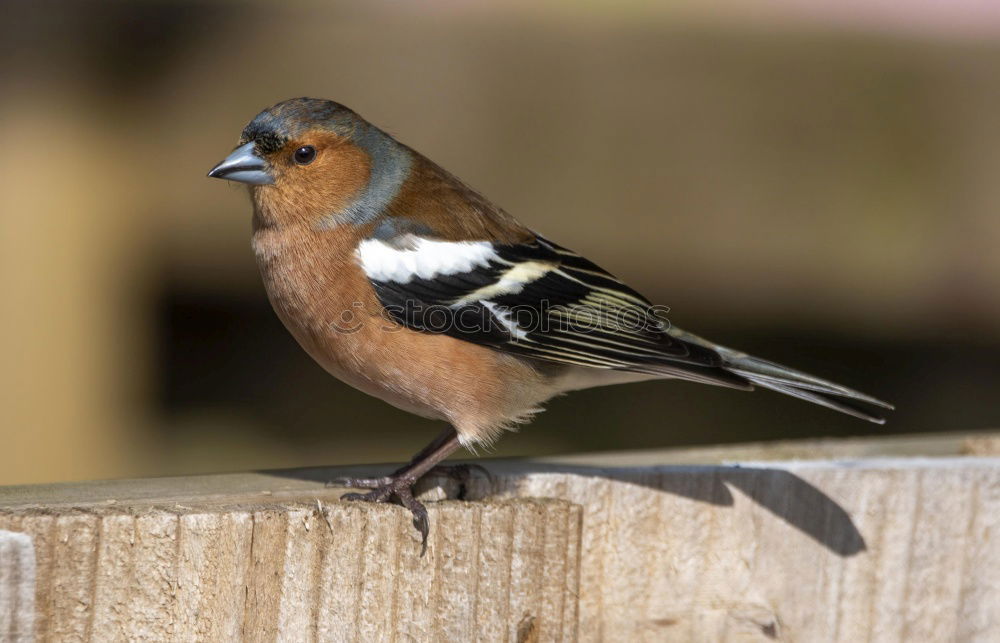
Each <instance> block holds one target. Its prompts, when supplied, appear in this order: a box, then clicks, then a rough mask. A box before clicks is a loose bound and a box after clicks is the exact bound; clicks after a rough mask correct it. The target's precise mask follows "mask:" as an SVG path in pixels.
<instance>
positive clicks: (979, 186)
mask: <svg viewBox="0 0 1000 643" xmlns="http://www.w3.org/2000/svg"><path fill="white" fill-rule="evenodd" d="M650 4H654V3H650ZM655 4H658V5H659V6H646V3H634V2H624V3H623V2H611V1H609V0H605V1H595V2H588V3H572V2H558V3H554V4H544V3H543V4H540V3H536V2H526V1H521V2H511V1H507V2H496V3H469V4H467V3H459V2H453V1H436V2H402V3H398V2H396V3H390V2H384V1H365V2H342V3H336V4H331V3H325V2H318V1H317V2H287V3H281V4H280V6H279V4H278V3H273V4H272V3H263V2H261V3H244V2H235V1H216V2H190V1H178V0H169V1H166V0H163V1H143V2H95V1H72V2H70V1H64V2H53V1H45V0H35V1H30V2H29V1H25V0H7V1H6V2H4V5H3V13H4V17H3V20H2V21H0V141H2V143H0V204H2V207H0V231H2V232H0V284H2V290H0V292H2V294H3V298H2V301H3V304H2V305H3V309H2V313H3V314H2V315H0V355H2V361H0V365H2V366H0V391H2V393H0V395H2V403H0V484H7V483H23V482H42V481H54V480H75V479H84V478H105V477H116V476H148V475H160V474H181V473H192V472H209V471H226V470H237V469H247V468H274V467H289V466H305V465H318V464H335V463H347V462H363V461H387V460H403V459H406V458H407V457H408V456H409V455H411V454H412V453H413V452H414V451H416V450H417V449H418V448H419V447H420V446H422V445H423V444H424V443H425V442H426V441H428V440H429V439H430V438H431V437H432V436H433V435H435V434H436V433H437V432H438V431H439V430H440V427H439V426H436V425H435V424H434V423H433V422H429V421H426V420H422V419H419V418H415V417H412V416H410V415H407V414H405V413H403V412H401V411H397V410H395V409H393V408H391V407H389V406H387V405H385V404H384V403H382V402H380V401H378V400H374V399H370V398H368V397H366V396H364V395H363V394H361V393H358V392H356V391H354V390H352V389H350V388H348V387H347V386H346V385H343V384H341V383H339V382H337V381H336V380H334V379H333V378H331V377H330V376H328V375H326V374H325V373H324V372H323V371H322V370H321V369H320V368H319V367H318V366H316V365H315V364H313V363H312V362H311V361H310V359H309V358H308V357H307V356H306V355H305V354H304V353H303V352H302V351H301V350H300V349H299V348H298V346H297V345H296V344H295V343H294V341H293V340H292V339H291V338H290V337H289V336H288V335H287V334H286V332H285V331H284V329H283V328H282V327H281V325H280V323H279V322H278V320H277V319H276V318H275V316H274V314H273V313H272V312H271V309H270V306H269V305H268V303H267V301H266V299H265V295H264V292H263V289H262V287H261V285H260V282H259V277H258V274H257V270H256V266H255V264H254V260H253V257H252V255H251V252H250V249H249V235H250V206H249V202H248V198H247V195H246V193H245V190H244V189H242V188H240V187H237V186H233V185H229V184H226V183H224V182H221V181H214V180H210V179H207V178H206V177H205V173H206V172H207V170H208V169H209V168H210V167H212V166H213V165H214V164H215V163H216V162H218V161H219V160H221V159H222V158H223V157H224V156H225V155H226V154H227V153H228V152H229V150H230V149H231V148H232V147H233V145H234V144H235V142H236V140H237V138H238V136H239V132H240V130H241V128H242V127H243V125H244V124H245V123H246V121H248V120H249V119H250V118H252V117H253V116H254V115H255V114H256V113H257V112H258V111H259V110H261V109H262V108H264V107H267V106H269V105H271V104H273V103H275V102H277V101H279V100H282V99H285V98H289V97H293V96H301V95H309V96H317V97H327V98H333V99H335V100H337V101H340V102H343V103H345V104H347V105H349V106H351V107H353V108H354V109H356V110H357V111H359V112H360V113H361V114H363V115H365V116H366V117H367V118H368V119H369V120H371V121H373V122H374V123H376V124H378V125H380V126H382V127H383V128H385V129H386V130H388V131H389V132H391V133H393V134H394V135H396V136H397V137H398V138H400V139H401V140H402V141H404V142H406V143H408V144H410V145H412V146H413V147H415V148H417V149H418V150H420V151H422V152H423V153H425V154H427V155H428V156H430V157H431V158H432V159H434V160H436V161H437V162H439V163H441V164H442V165H443V166H445V167H446V168H448V169H449V170H451V171H452V172H454V173H456V174H458V175H459V176H461V177H462V178H463V179H464V180H466V181H467V182H468V183H470V184H471V185H473V186H475V187H477V188H478V189H480V190H482V191H483V192H484V193H485V194H486V195H487V196H488V197H489V198H491V199H492V200H494V201H495V202H497V203H498V204H500V205H501V206H503V207H504V208H506V209H507V210H508V211H510V212H512V213H513V214H515V215H516V216H518V217H519V218H521V219H522V220H523V221H524V222H526V223H527V224H529V225H530V226H532V227H533V228H535V229H536V230H538V231H540V232H542V233H544V234H546V235H547V236H550V237H552V238H554V239H556V240H557V241H559V242H560V243H561V244H563V245H566V246H568V247H571V248H574V249H576V250H578V251H580V252H582V253H584V254H586V255H587V256H589V257H590V258H592V259H593V260H595V261H597V262H598V263H599V264H601V265H603V266H605V267H606V268H608V269H610V270H612V271H613V272H615V273H617V274H618V275H619V276H621V277H623V278H624V279H625V280H626V281H628V282H630V283H631V284H632V285H633V286H635V287H636V288H637V289H638V290H640V291H642V292H644V293H645V294H647V295H648V296H649V297H650V298H651V299H652V300H653V301H654V302H655V303H658V304H664V305H667V306H670V307H671V313H670V315H669V317H670V319H671V321H672V322H673V323H674V324H676V325H678V326H680V327H682V328H687V329H690V330H692V331H695V332H697V333H699V334H701V335H705V336H707V337H710V338H712V339H714V340H716V341H719V342H721V343H725V344H728V345H731V346H735V347H738V348H741V349H745V350H747V351H749V352H753V353H757V354H760V355H761V356H764V357H768V358H771V359H774V360H777V361H781V362H785V363H788V364H790V365H793V366H796V367H800V368H802V369H804V370H806V371H810V372H814V373H816V374H818V375H822V376H826V377H829V378H831V379H833V380H836V381H839V382H843V383H845V384H848V385H851V386H854V387H857V388H860V389H861V390H864V391H866V392H869V393H872V394H874V395H877V396H879V397H882V398H884V399H887V400H890V401H893V402H895V403H896V404H897V405H898V408H899V410H898V411H897V412H896V413H895V414H893V415H892V416H891V418H890V422H889V423H888V424H887V425H886V426H885V427H877V426H874V425H870V424H867V423H863V422H860V421H858V420H854V419H852V418H849V417H845V416H842V415H839V414H836V413H833V412H830V411H826V410H824V409H821V408H818V407H814V406H811V405H808V404H805V403H802V402H798V401H796V400H792V399H790V398H784V397H781V396H779V395H776V394H770V393H766V392H762V393H757V394H753V395H750V394H744V393H739V392H735V391H728V390H722V389H715V388H711V387H704V386H699V385H694V384H687V383H655V382H654V383H644V384H635V385H630V386H623V387H611V388H607V389H598V390H591V391H584V392H580V393H576V394H573V395H571V396H569V397H564V398H560V399H557V400H555V401H553V402H552V403H551V404H549V407H548V411H547V412H546V413H544V414H542V415H541V416H539V418H538V419H537V421H535V422H534V423H533V424H532V425H530V426H528V427H526V428H525V429H523V430H522V431H521V432H520V433H518V434H511V435H508V436H506V437H505V438H504V439H503V440H502V441H501V442H500V443H499V444H498V446H497V448H496V450H495V452H494V453H495V454H496V455H504V456H507V455H540V454H550V453H563V452H581V451H591V450H611V449H626V448H628V449H637V448H662V447H668V446H675V445H691V444H710V443H719V442H733V441H746V440H769V439H777V438H797V437H810V436H847V435H862V434H873V433H877V434H886V433H896V432H921V431H952V430H970V429H981V428H991V427H992V428H996V427H997V426H998V425H1000V400H998V397H1000V251H998V248H1000V216H998V213H1000V4H998V3H996V2H992V1H989V0H953V1H952V2H949V3H937V5H939V6H937V5H935V3H926V2H923V1H921V0H881V1H876V0H849V1H843V2H838V3H827V2H821V1H820V0H720V1H719V2H714V3H698V2H683V1H682V2H677V3H655Z"/></svg>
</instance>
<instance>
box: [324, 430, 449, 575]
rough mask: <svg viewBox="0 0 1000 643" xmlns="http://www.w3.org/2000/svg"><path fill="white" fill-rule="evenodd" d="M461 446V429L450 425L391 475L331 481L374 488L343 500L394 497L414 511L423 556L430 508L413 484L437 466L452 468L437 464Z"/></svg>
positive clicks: (381, 500) (428, 528) (369, 499)
mask: <svg viewBox="0 0 1000 643" xmlns="http://www.w3.org/2000/svg"><path fill="white" fill-rule="evenodd" d="M459 446H460V442H459V441H458V432H457V431H455V429H454V428H450V427H449V428H448V430H446V431H445V432H444V433H442V434H441V435H439V436H438V437H437V438H435V439H434V441H433V442H431V443H430V444H428V445H427V446H426V447H424V448H423V449H422V450H421V451H420V453H418V454H417V455H415V456H413V459H412V460H410V462H409V464H407V465H406V466H404V467H402V468H400V469H397V470H396V471H395V472H393V473H392V474H391V475H388V476H385V477H383V478H340V479H338V480H334V481H331V485H335V486H344V487H356V488H362V489H371V491H369V492H368V493H347V494H344V495H343V496H341V499H342V500H360V501H362V502H389V501H392V500H395V501H397V502H399V504H401V505H403V506H404V507H406V508H407V509H409V510H410V513H412V514H413V526H414V527H416V528H417V531H419V532H420V535H421V536H422V537H423V539H422V544H421V552H420V555H421V556H423V555H424V553H426V552H427V536H428V534H430V525H429V524H428V521H427V509H426V508H425V507H424V506H423V504H421V503H420V501H418V500H417V499H416V498H414V497H413V491H412V489H413V485H414V484H415V483H416V482H417V480H419V479H420V478H422V477H423V476H424V475H426V474H427V473H429V472H431V471H432V470H434V469H448V468H450V467H439V465H438V463H439V462H441V461H442V460H444V459H445V458H447V457H448V455H449V454H451V452H452V451H454V450H455V449H457V448H458V447H459Z"/></svg>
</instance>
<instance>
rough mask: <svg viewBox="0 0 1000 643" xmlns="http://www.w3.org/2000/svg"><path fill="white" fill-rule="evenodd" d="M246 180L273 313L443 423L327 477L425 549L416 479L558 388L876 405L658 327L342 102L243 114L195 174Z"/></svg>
mask: <svg viewBox="0 0 1000 643" xmlns="http://www.w3.org/2000/svg"><path fill="white" fill-rule="evenodd" d="M208 175H209V176H211V177H216V178H221V179H227V180H230V181H239V182H241V183H245V184H247V185H248V186H249V190H250V196H251V199H252V201H253V250H254V253H255V254H256V257H257V262H258V265H259V267H260V271H261V275H262V276H263V279H264V284H265V286H266V289H267V294H268V297H269V298H270V301H271V304H272V306H273V307H274V310H275V312H276V313H277V314H278V317H280V318H281V321H282V322H283V323H284V324H285V326H286V327H287V328H288V330H289V331H290V332H291V334H292V335H293V336H294V337H295V339H296V340H297V341H298V342H299V344H301V346H302V348H304V349H305V350H306V352H307V353H309V355H311V356H312V357H313V359H315V360H316V361H317V362H319V364H321V365H322V366H323V368H325V369H326V370H327V371H328V372H330V373H331V374H333V375H334V376H336V377H337V378H339V379H341V380H343V381H344V382H346V383H348V384H350V385H351V386H354V387H356V388H358V389H360V390H362V391H364V392H366V393H369V394H371V395H374V396H376V397H379V398H381V399H383V400H385V401H386V402H389V403H390V404H393V405H395V406H397V407H399V408H402V409H405V410H407V411H410V412H413V413H416V414H417V415H421V416H424V417H428V418H433V419H437V420H444V421H445V422H448V423H449V425H450V428H448V429H447V430H446V431H445V432H444V433H443V434H442V435H441V436H439V437H438V438H437V439H436V440H434V441H433V442H432V443H431V444H430V445H428V447H427V448H425V449H424V450H423V451H421V452H420V453H419V454H417V455H416V456H415V457H414V458H413V460H411V462H410V463H409V464H408V465H406V466H405V467H403V468H401V469H399V470H398V471H396V472H395V473H394V474H392V475H390V476H387V477H384V478H361V479H351V480H345V481H342V482H343V483H344V484H346V485H348V486H354V487H360V488H367V489H370V491H369V492H368V493H365V494H363V495H361V494H348V496H345V497H346V498H348V499H357V500H366V501H373V502H385V501H398V502H400V503H401V504H403V505H404V506H406V507H407V508H409V509H410V510H411V511H412V512H413V514H414V524H415V526H416V527H417V528H418V529H419V530H420V531H421V533H422V535H423V538H424V546H425V547H426V538H427V532H428V525H427V519H426V511H425V510H424V508H423V506H422V505H421V504H420V503H419V502H417V501H416V500H415V499H414V498H413V496H412V493H411V487H412V486H413V484H414V483H415V482H416V481H417V480H418V479H419V478H420V477H421V476H423V475H425V474H426V473H428V472H429V471H431V470H432V469H434V468H436V467H437V465H438V463H439V462H441V460H443V459H444V458H445V457H447V456H448V455H449V454H450V453H451V452H452V451H454V450H455V449H457V448H458V447H459V446H460V445H465V446H467V447H474V446H475V445H481V444H484V443H489V442H491V441H493V440H495V439H496V438H497V437H498V436H499V435H500V434H501V433H502V432H503V431H504V430H505V429H508V428H511V427H513V426H514V425H516V424H518V423H520V422H524V421H525V420H527V419H528V418H530V417H531V416H532V415H533V414H534V413H537V412H538V411H539V410H540V407H541V405H542V404H543V403H544V402H545V401H546V400H548V399H549V398H551V397H553V396H555V395H559V394H561V393H564V392H567V391H572V390H577V389H583V388H588V387H592V386H603V385H607V384H617V383H622V382H634V381H639V380H646V379H684V380H693V381H696V382H704V383H707V384H715V385H720V386H727V387H731V388H736V389H742V390H752V389H753V388H754V387H755V386H759V387H762V388H766V389H771V390H774V391H778V392H780V393H785V394H787V395H791V396H793V397H797V398H800V399H803V400H807V401H809V402H814V403H816V404H821V405H823V406H827V407H829V408H832V409H836V410H838V411H842V412H844V413H848V414H850V415H853V416H855V417H859V418H862V419H865V420H869V421H872V422H878V423H881V422H883V419H882V418H881V417H879V416H878V415H876V414H875V411H874V409H875V408H885V409H891V408H892V406H891V405H889V404H887V403H885V402H882V401H880V400H878V399H875V398H873V397H870V396H868V395H865V394H863V393H859V392H857V391H854V390H851V389H849V388H845V387H843V386H840V385H838V384H834V383H832V382H828V381H825V380H822V379H819V378H817V377H813V376H811V375H807V374H805V373H801V372H799V371H795V370H792V369H790V368H786V367H784V366H780V365H778V364H774V363H772V362H768V361H764V360H762V359H758V358H755V357H751V356H749V355H747V354H745V353H741V352H738V351H735V350H732V349H729V348H726V347H724V346H720V345H718V344H715V343H712V342H709V341H706V340H704V339H702V338H700V337H697V336H695V335H692V334H690V333H687V332H684V331H682V330H680V329H677V328H673V327H671V326H670V325H669V324H668V323H667V322H666V321H665V320H664V319H662V317H661V316H660V315H659V314H658V311H657V309H656V308H655V307H654V306H652V305H651V304H650V302H649V301H647V300H646V299H645V298H644V297H643V296H642V295H640V294H639V293H637V292H636V291H634V290H632V289H631V288H629V287H628V286H626V285H625V284H624V283H622V282H621V281H620V280H619V279H618V278H616V277H615V276H614V275H612V274H611V273H609V272H607V271H605V270H603V269H602V268H600V267H598V266H597V265H595V264H594V263H592V262H590V261H588V260H587V259H585V258H583V257H582V256H580V255H578V254H577V253H575V252H573V251H571V250H568V249H566V248H563V247H561V246H559V245H557V244H555V243H553V242H552V241H549V240H548V239H546V238H544V237H541V236H540V235H538V234H535V233H534V232H532V231H531V230H530V229H528V228H527V227H525V226H524V225H522V224H521V223H520V222H518V221H517V220H516V219H514V217H512V216H511V215H509V214H508V213H507V212H505V211H504V210H502V209H501V208H499V207H497V206H495V205H493V204H492V203H491V202H490V201H488V200H487V199H486V198H485V197H483V196H482V195H480V194H479V193H477V192H475V191H474V190H472V189H471V188H469V187H468V186H466V185H465V184H463V183H462V182H461V181H460V180H459V179H457V178H456V177H455V176H453V175H451V174H449V173H448V172H447V171H446V170H444V169H443V168H441V167H440V166H438V165H436V164H435V163H434V162H432V161H431V160H429V159H427V158H426V157H424V156H423V155H421V154H420V153H419V152H416V151H415V150H413V149H411V148H409V147H407V146H406V145H403V144H402V143H399V142H398V141H396V140H395V139H393V138H392V137H391V136H389V135H388V134H386V133H385V132H383V131H382V130H380V129H379V128H378V127H376V126H374V125H372V124H371V123H369V122H367V121H366V120H364V119H363V118H361V117H360V116H359V115H358V114H356V113H355V112H353V111H351V110H350V109H348V108H347V107H344V106H343V105H340V104H338V103H335V102H332V101H329V100H319V99H311V98H296V99H292V100H288V101H284V102H282V103H278V104H277V105H275V106H274V107H271V108H270V109H267V110H264V111H263V112H261V113H260V114H258V115H257V116H256V117H255V118H254V119H253V120H252V121H250V123H249V124H248V125H247V126H246V128H245V129H244V130H243V134H242V137H241V138H240V142H239V145H238V146H237V147H236V149H235V150H234V151H233V152H232V153H231V154H230V155H229V156H228V157H226V159H225V160H223V161H222V162H221V163H219V164H218V165H216V166H215V167H214V168H213V169H212V170H211V171H210V172H209V174H208Z"/></svg>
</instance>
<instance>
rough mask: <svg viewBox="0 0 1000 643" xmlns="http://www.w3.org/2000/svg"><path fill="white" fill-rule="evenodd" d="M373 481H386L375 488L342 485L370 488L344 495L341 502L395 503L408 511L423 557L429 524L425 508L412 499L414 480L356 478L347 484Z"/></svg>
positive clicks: (350, 485) (402, 476)
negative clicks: (418, 535) (417, 535)
mask: <svg viewBox="0 0 1000 643" xmlns="http://www.w3.org/2000/svg"><path fill="white" fill-rule="evenodd" d="M373 480H385V481H388V482H386V483H385V484H381V485H379V486H376V487H374V488H373V487H363V486H362V485H354V484H344V485H339V486H345V487H362V488H370V489H371V491H369V492H368V493H356V492H351V493H345V494H344V495H342V496H341V497H340V499H341V500H348V501H359V502H392V501H396V502H398V503H399V504H401V505H403V506H404V507H406V508H407V509H409V510H410V513H411V514H413V526H414V527H415V528H416V530H417V531H419V532H420V555H421V556H423V555H424V554H426V553H427V537H428V536H429V535H430V533H431V527H430V522H429V521H428V519H427V507H425V506H424V505H423V503H421V502H420V501H419V500H417V499H416V498H414V497H413V484H414V483H415V482H416V479H415V478H412V477H410V476H406V475H401V476H397V477H389V478H358V479H355V480H350V481H349V482H359V481H360V482H363V483H370V482H372V481H373Z"/></svg>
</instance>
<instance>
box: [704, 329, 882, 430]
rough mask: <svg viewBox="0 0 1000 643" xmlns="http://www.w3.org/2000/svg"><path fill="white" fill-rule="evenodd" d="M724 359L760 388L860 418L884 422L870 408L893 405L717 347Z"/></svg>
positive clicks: (731, 369)
mask: <svg viewBox="0 0 1000 643" xmlns="http://www.w3.org/2000/svg"><path fill="white" fill-rule="evenodd" d="M716 350H718V352H719V355H721V356H722V359H723V368H725V369H726V370H727V371H729V372H730V373H734V374H736V375H739V376H741V377H744V378H746V379H747V380H749V381H750V382H752V383H754V384H756V385H757V386H760V387H762V388H767V389H771V390H772V391H778V392H779V393H784V394H785V395H791V396H792V397H797V398H799V399H800V400H806V401H808V402H813V403H814V404H819V405H821V406H825V407H827V408H831V409H834V410H836V411H840V412H842V413H847V414H848V415H853V416H854V417H856V418H861V419H862V420H868V421H869V422H875V423H876V424H884V423H885V418H883V417H881V416H880V415H878V414H877V411H875V410H874V409H873V408H871V407H876V408H882V409H889V410H892V409H893V408H894V407H893V406H892V405H891V404H889V403H888V402H883V401H882V400H879V399H877V398H874V397H872V396H870V395H865V394H864V393H861V392H859V391H855V390H853V389H849V388H847V387H846V386H841V385H839V384H834V383H833V382H828V381H826V380H823V379H820V378H818V377H813V376H812V375H809V374H807V373H803V372H801V371H796V370H794V369H791V368H788V367H786V366H781V365H780V364H775V363H774V362H768V361H767V360H763V359H758V358H756V357H751V356H749V355H745V354H743V353H739V352H736V351H733V350H730V349H728V348H723V347H718V348H716Z"/></svg>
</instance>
